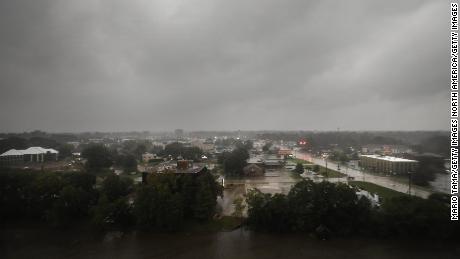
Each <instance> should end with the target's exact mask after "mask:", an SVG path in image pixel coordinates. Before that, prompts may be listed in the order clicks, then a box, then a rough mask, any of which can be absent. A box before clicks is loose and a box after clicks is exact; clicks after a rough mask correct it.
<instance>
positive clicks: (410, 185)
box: [407, 172, 412, 196]
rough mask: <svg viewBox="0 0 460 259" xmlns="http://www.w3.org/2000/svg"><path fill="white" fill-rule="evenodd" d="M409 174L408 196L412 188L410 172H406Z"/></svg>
mask: <svg viewBox="0 0 460 259" xmlns="http://www.w3.org/2000/svg"><path fill="white" fill-rule="evenodd" d="M407 173H408V174H409V196H410V195H411V189H412V172H407Z"/></svg>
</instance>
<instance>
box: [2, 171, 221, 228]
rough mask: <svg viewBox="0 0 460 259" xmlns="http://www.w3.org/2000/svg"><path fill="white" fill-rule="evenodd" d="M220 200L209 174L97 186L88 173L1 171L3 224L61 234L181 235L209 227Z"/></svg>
mask: <svg viewBox="0 0 460 259" xmlns="http://www.w3.org/2000/svg"><path fill="white" fill-rule="evenodd" d="M219 195H220V196H221V195H222V190H221V187H220V185H219V184H217V182H216V180H215V178H214V176H213V175H212V174H211V173H210V172H208V171H205V172H202V173H200V174H199V175H178V174H157V175H151V176H149V177H148V178H147V182H146V183H145V184H139V185H134V184H133V181H132V179H131V178H129V177H124V176H118V175H115V174H113V173H111V174H107V175H106V176H105V177H104V179H103V181H102V182H101V183H98V184H97V183H96V176H95V175H94V174H92V173H89V172H69V173H51V172H41V171H32V170H19V169H6V168H2V169H1V171H0V197H1V200H0V215H1V220H2V221H3V222H8V221H16V220H37V221H42V222H44V223H46V224H49V225H51V226H54V227H59V228H65V227H68V226H71V225H73V224H75V223H78V222H89V223H90V224H91V225H92V226H94V227H95V228H96V229H99V230H113V229H126V228H135V229H139V230H146V231H147V230H150V231H161V232H168V231H180V230H182V229H184V227H185V226H186V225H190V224H193V222H198V223H199V224H206V223H207V222H210V221H211V220H212V219H213V216H214V215H215V211H216V199H217V196H219ZM224 225H225V224H224Z"/></svg>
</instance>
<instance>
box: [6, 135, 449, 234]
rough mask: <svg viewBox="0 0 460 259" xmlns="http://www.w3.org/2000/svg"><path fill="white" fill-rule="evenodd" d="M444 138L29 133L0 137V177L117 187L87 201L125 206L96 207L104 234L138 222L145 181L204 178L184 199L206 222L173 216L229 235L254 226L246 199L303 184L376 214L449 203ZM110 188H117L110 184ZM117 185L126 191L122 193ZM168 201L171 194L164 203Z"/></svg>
mask: <svg viewBox="0 0 460 259" xmlns="http://www.w3.org/2000/svg"><path fill="white" fill-rule="evenodd" d="M409 135H410V139H408V136H409ZM446 135H447V134H446V133H445V132H424V133H408V132H400V133H394V132H338V131H337V132H241V131H236V132H186V131H184V130H182V129H176V130H175V131H174V132H169V133H168V132H165V133H157V134H154V133H150V132H132V133H81V134H51V133H46V132H42V131H33V132H28V133H22V134H3V135H2V139H1V140H0V147H1V149H2V150H1V152H2V154H0V163H1V168H2V169H1V170H2V177H6V178H4V181H2V182H3V184H4V188H7V189H12V188H13V187H12V186H10V184H12V183H13V182H15V181H12V180H14V179H15V177H16V176H15V174H20V173H25V174H27V173H29V174H31V175H32V176H31V177H32V178H31V179H35V178H37V180H32V181H40V179H41V178H42V177H43V176H44V175H47V176H46V177H47V178H48V177H52V178H53V177H54V178H55V177H58V178H59V177H61V178H62V177H64V178H65V177H66V176H67V175H72V174H77V175H78V174H83V175H82V176H83V177H85V175H86V177H89V178H88V180H89V181H94V185H93V186H94V188H95V189H96V190H100V191H103V190H104V189H109V190H110V189H111V188H115V189H114V190H112V191H110V192H114V193H117V192H118V194H117V195H116V196H115V197H118V199H114V200H112V201H101V200H99V201H91V199H90V198H88V201H87V202H88V204H87V205H86V206H89V207H92V206H95V207H96V208H98V206H99V205H98V204H99V203H100V202H103V204H102V205H101V206H108V205H107V204H105V203H107V202H109V204H110V202H112V203H114V204H118V206H122V207H123V208H124V209H123V210H124V211H125V212H126V213H128V214H127V215H124V216H123V217H121V216H120V215H118V214H117V213H115V211H111V210H110V209H109V210H107V208H105V209H103V208H100V210H101V212H100V213H102V214H103V215H95V216H97V217H100V219H99V220H100V222H99V223H98V225H99V227H102V228H105V229H108V230H109V229H117V228H119V227H120V226H124V225H125V224H128V222H132V223H130V224H135V221H136V220H135V219H131V220H126V218H129V217H131V216H130V214H131V213H135V207H136V206H137V204H138V203H139V202H140V201H139V199H142V198H143V199H148V197H141V198H140V197H139V196H140V194H142V193H143V192H142V190H143V188H146V186H149V185H150V182H152V183H156V184H158V181H160V182H161V181H166V180H164V179H167V178H164V177H173V178H177V179H183V178H184V179H185V178H190V177H191V178H190V179H194V180H192V181H194V182H195V181H198V180H196V179H202V178H203V179H207V180H206V181H207V183H206V184H205V186H199V183H200V182H201V180H200V181H198V182H195V184H196V185H197V187H195V188H198V189H200V188H204V189H203V190H201V192H202V193H200V195H203V196H204V197H200V196H199V195H198V194H197V193H194V194H190V195H191V196H193V197H195V198H194V199H200V201H202V199H205V198H206V199H207V202H206V203H205V205H206V206H204V207H201V206H202V205H203V204H200V203H197V204H195V205H194V206H197V207H198V208H199V211H201V212H202V213H203V214H199V215H197V214H195V213H190V218H187V216H186V215H187V214H183V213H184V211H187V210H191V211H194V210H196V209H197V208H193V207H190V208H187V207H184V208H182V209H181V210H182V211H183V212H182V213H180V216H177V215H176V217H183V219H182V220H181V221H183V222H186V221H189V220H190V219H193V218H197V219H206V220H207V219H210V220H212V221H216V222H219V224H221V227H222V228H235V227H238V226H240V225H241V223H242V222H243V220H242V219H243V218H247V219H248V222H251V217H254V216H253V215H251V209H252V206H254V205H253V204H251V202H252V201H251V199H250V197H251V195H254V193H253V192H254V190H257V192H260V194H267V195H270V197H277V195H290V192H291V190H292V188H295V186H297V184H298V183H301V182H304V181H307V182H311V183H312V184H322V183H333V184H339V185H340V186H342V185H343V186H347V187H348V188H349V190H350V191H352V193H354V195H355V196H356V197H357V199H358V200H359V199H361V198H363V199H364V200H367V201H368V202H369V204H370V206H371V207H374V208H375V209H376V210H381V209H382V208H384V206H385V201H389V200H390V199H391V198H395V197H401V198H404V197H416V198H420V199H422V200H426V199H435V200H436V201H439V202H441V203H445V202H447V201H449V200H450V198H449V197H450V195H449V190H448V186H449V185H448V182H449V179H450V178H449V173H448V172H449V168H450V165H449V159H448V156H447V154H448V153H447V152H448V150H446V148H445V147H446V146H447V145H446V142H448V141H449V140H448V137H447V136H446ZM357 140H359V141H357ZM351 143H356V144H351ZM5 173H6V175H5ZM8 177H10V178H11V179H10V180H8ZM47 178H46V179H47ZM90 179H93V180H90ZM159 179H163V180H159ZM212 179H213V180H212ZM47 181H49V180H47ZM168 181H170V180H168ZM209 181H211V182H209ZM109 183H111V184H115V186H106V185H107V184H109ZM5 184H6V185H5ZM42 184H43V183H42ZM48 184H51V183H48ZM118 185H121V186H124V187H123V188H122V189H120V188H121V187H116V186H118ZM18 187H19V186H18ZM55 188H57V189H56V193H54V194H50V193H48V194H47V195H52V198H51V197H50V198H49V199H50V200H48V201H47V202H49V205H47V206H51V207H50V208H49V210H50V211H52V210H53V206H55V205H53V203H55V202H58V200H59V199H60V198H59V197H61V195H63V193H60V192H59V187H55ZM87 188H90V189H91V188H93V187H91V185H90V186H87ZM62 191H64V189H62V190H61V192H62ZM173 194H174V191H172V190H171V193H170V195H173ZM10 195H11V194H10ZM17 195H19V196H22V195H23V194H20V193H18V194H15V196H17ZM112 195H114V194H112ZM4 197H5V199H6V200H5V199H4V200H3V204H2V205H3V206H2V208H3V209H4V210H5V212H4V213H2V214H3V215H6V216H7V217H8V215H9V214H11V216H14V217H18V216H19V215H20V214H21V213H24V211H21V210H20V209H22V208H24V206H21V207H20V208H18V210H19V211H14V209H13V208H14V207H15V205H13V204H10V203H11V202H17V200H14V199H12V200H10V198H11V197H8V196H4ZM189 198H190V197H189ZM99 199H101V198H99ZM183 199H184V198H183ZM192 200H193V199H192ZM23 202H26V203H27V201H23ZM94 203H95V204H94ZM92 204H93V205H92ZM187 204H188V205H187V206H189V205H191V204H193V202H192V201H189V202H187ZM16 206H17V205H16ZM25 207H28V206H27V205H26V206H25ZM45 208H46V206H45V207H44V208H43V209H45ZM81 209H82V208H81ZM113 209H115V210H118V209H120V208H117V207H113ZM113 209H112V210H113ZM84 210H85V209H83V211H84ZM64 211H65V210H64ZM46 213H50V212H46ZM56 213H58V214H57V215H56V218H54V219H50V220H51V221H53V220H56V222H53V224H57V225H60V224H64V225H65V224H66V223H67V224H68V222H72V220H74V219H72V218H73V217H74V216H75V214H67V213H64V212H56ZM62 213H64V214H62ZM82 213H83V214H82V215H89V214H91V213H89V214H88V213H85V212H82ZM114 213H115V214H114ZM26 214H27V213H26ZM59 215H60V216H59ZM65 215H67V216H65ZM114 215H116V217H114ZM95 216H93V217H95ZM154 216H155V215H149V216H148V217H154ZM408 216H409V215H408ZM59 217H63V218H59ZM112 217H114V218H112ZM118 217H119V218H118ZM148 217H147V218H148ZM248 217H249V218H248ZM173 218H174V217H173ZM125 221H126V222H125ZM138 221H139V222H138V223H140V222H142V220H141V219H138ZM177 223H178V222H177V218H176V221H175V222H174V224H172V223H171V224H172V225H168V223H167V222H163V223H162V224H164V225H162V224H160V226H155V225H151V224H153V223H152V222H149V220H146V222H144V224H146V225H149V227H151V228H154V229H155V228H159V229H171V228H172V229H180V228H181V227H182V226H181V224H177ZM184 224H185V223H184ZM320 225H321V226H322V224H319V225H318V226H317V227H319V226H320ZM284 231H286V230H284ZM313 231H314V232H317V231H316V230H314V229H313ZM328 231H329V230H328ZM317 234H318V235H321V234H320V233H317Z"/></svg>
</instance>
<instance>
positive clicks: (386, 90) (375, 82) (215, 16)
mask: <svg viewBox="0 0 460 259" xmlns="http://www.w3.org/2000/svg"><path fill="white" fill-rule="evenodd" d="M449 8H450V6H449V2H448V1H400V0H396V1H382V0H379V1H368V0H363V1H305V0H299V1H285V0H259V1H254V0H241V1H236V0H231V1H229V0H221V1H217V0H182V1H181V0H160V1H153V0H129V1H126V0H119V1H113V0H111V1H108V0H107V1H96V0H78V1H60V0H55V1H44V0H43V1H38V0H30V1H22V0H10V1H7V0H2V1H0V38H1V39H0V90H1V94H0V131H1V132H13V131H29V130H34V129H40V130H46V131H53V132H59V131H66V132H77V131H124V130H152V131H159V130H173V129H175V128H183V129H185V130H199V129H203V130H237V129H241V130H262V129H266V130H335V129H337V128H340V129H341V130H438V129H443V130H447V129H448V128H449V124H448V123H449V117H448V116H449V107H450V106H449V89H450V88H449V87H450V86H449V76H450V73H449V65H450V63H449V51H450V49H449V42H450V39H449V19H450V13H449Z"/></svg>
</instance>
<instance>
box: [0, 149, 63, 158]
mask: <svg viewBox="0 0 460 259" xmlns="http://www.w3.org/2000/svg"><path fill="white" fill-rule="evenodd" d="M46 153H52V154H57V153H59V152H58V151H57V150H55V149H52V148H42V147H29V148H28V149H22V150H21V149H10V150H8V151H6V152H5V153H3V154H1V155H0V156H22V155H36V154H46Z"/></svg>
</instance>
